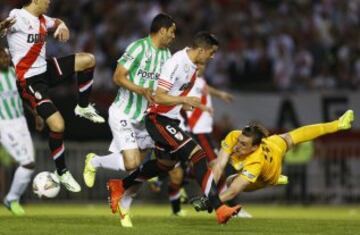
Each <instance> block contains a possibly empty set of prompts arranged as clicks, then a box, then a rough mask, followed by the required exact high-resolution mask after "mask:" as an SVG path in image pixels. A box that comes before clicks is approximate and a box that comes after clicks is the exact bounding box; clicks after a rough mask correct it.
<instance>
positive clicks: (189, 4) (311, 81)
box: [0, 0, 360, 203]
mask: <svg viewBox="0 0 360 235" xmlns="http://www.w3.org/2000/svg"><path fill="white" fill-rule="evenodd" d="M20 3H21V1H17V0H5V1H4V0H2V1H1V8H0V18H5V17H6V16H7V14H8V12H9V11H10V9H12V8H13V7H16V6H19V4H20ZM51 5H52V6H51V9H50V12H49V15H51V16H54V17H59V18H61V19H63V20H64V21H65V22H66V23H67V25H68V26H69V28H70V30H71V39H70V42H68V43H66V44H61V43H58V42H56V41H54V40H52V39H51V38H49V41H48V44H47V50H48V55H49V56H52V55H55V56H61V55H67V54H69V53H73V52H74V51H75V52H77V51H88V52H92V53H94V54H95V56H96V60H97V67H96V74H95V84H94V92H93V95H92V99H93V101H94V102H95V103H96V105H97V107H98V109H99V110H100V112H101V113H102V114H104V115H105V116H106V115H107V108H108V106H109V104H110V103H111V102H112V100H113V98H114V96H115V93H116V87H115V85H114V84H113V82H112V80H111V79H112V72H113V69H114V67H115V65H116V60H117V58H119V56H120V55H121V54H122V53H123V51H124V49H125V47H126V46H127V45H128V44H129V43H130V42H131V41H133V40H135V39H137V38H140V37H143V36H145V35H146V34H147V30H148V28H149V24H150V22H151V19H152V17H153V16H154V15H155V14H157V13H158V12H161V11H164V12H167V13H169V14H170V15H172V16H174V18H175V20H176V22H177V36H176V43H175V44H174V45H173V46H172V48H171V50H172V51H173V52H175V51H176V50H178V49H181V48H183V47H184V46H185V45H186V44H187V43H188V42H190V40H191V36H192V35H193V34H194V33H195V32H197V31H199V30H209V31H212V32H214V33H215V34H216V35H217V36H218V37H219V39H220V41H221V49H220V52H219V53H218V55H217V56H216V58H215V59H214V61H212V62H211V64H210V65H209V66H208V69H207V71H206V78H207V79H208V82H209V83H210V84H212V85H213V86H216V87H218V88H221V89H226V90H228V91H230V92H232V93H233V94H234V95H235V102H234V103H232V104H231V105H224V104H222V103H220V102H218V101H215V104H214V106H215V120H216V124H215V129H214V135H215V138H216V139H217V141H218V142H219V141H220V140H221V139H222V138H223V137H224V135H226V133H227V132H228V131H229V130H231V129H233V128H241V127H242V126H243V125H245V124H246V123H247V122H248V121H250V120H258V121H261V122H263V123H264V124H265V125H266V126H267V127H269V128H270V129H271V130H272V131H274V132H277V131H286V130H288V129H290V128H294V127H296V126H298V125H303V124H308V123H313V122H322V121H327V120H331V119H333V118H335V117H336V116H337V115H339V114H340V113H342V112H343V111H344V110H346V109H347V108H349V107H351V108H353V109H354V110H355V113H358V114H359V113H360V102H359V100H360V93H359V87H360V56H359V55H360V44H359V41H360V40H359V39H360V38H359V36H360V32H359V30H357V29H358V28H359V24H360V3H359V2H358V1H350V0H344V1H335V0H324V1H311V0H294V1H275V0H268V1H256V0H255V1H250V0H212V1H206V0H191V1H190V0H186V1H175V0H174V1H166V0H163V1H155V0H153V1H149V0H144V1H140V0H139V1H119V0H102V1H91V0H78V1H67V0H56V1H53V2H52V4H51ZM1 43H2V44H4V43H5V40H1ZM75 90H76V88H75V86H72V87H70V88H69V86H64V87H61V88H60V89H56V91H55V92H54V93H53V98H54V100H55V101H56V104H57V105H58V107H59V109H60V110H61V112H62V113H63V114H64V117H65V120H66V144H67V145H66V148H67V149H66V151H67V161H68V163H69V164H68V165H69V166H70V168H71V170H72V172H74V174H75V176H76V177H77V179H80V178H81V173H82V169H83V160H84V157H85V155H86V153H87V152H90V151H95V152H97V153H106V150H107V147H108V144H109V143H110V139H111V133H110V131H109V127H108V126H107V124H106V125H100V126H99V125H93V124H91V123H89V122H87V121H86V120H81V119H78V118H75V117H74V115H73V107H74V106H75V98H76V97H75V96H74V94H76V92H75ZM29 122H30V127H32V126H33V125H32V120H31V117H29ZM354 126H355V129H354V130H352V131H351V132H347V133H340V134H336V135H331V136H328V137H325V138H321V139H320V140H318V141H316V142H315V155H314V158H313V160H312V161H311V162H310V163H309V166H308V169H307V175H308V177H309V182H308V185H307V188H308V190H309V195H310V198H309V200H310V201H309V202H311V203H356V202H357V203H358V202H359V201H360V181H359V180H358V179H359V176H360V175H359V174H360V173H359V171H358V169H359V167H360V161H359V157H360V146H359V144H358V143H359V141H360V135H359V132H358V131H359V128H360V125H359V122H358V121H356V122H355V124H354ZM32 129H33V128H32ZM32 132H33V137H34V141H35V147H36V159H37V171H42V170H48V169H54V166H53V162H52V161H51V159H50V158H49V153H48V149H47V147H46V146H47V143H46V131H44V132H42V133H40V134H39V133H36V132H35V131H33V130H32ZM0 158H1V159H2V161H1V166H0V183H1V184H0V198H2V197H3V196H4V193H5V192H6V191H7V189H8V187H9V185H8V184H9V182H10V181H9V179H10V177H11V175H12V173H13V170H14V169H15V168H14V166H13V165H12V163H11V162H9V161H8V160H7V157H6V153H4V152H2V154H1V157H0ZM110 176H116V174H114V173H111V172H106V173H105V174H102V173H99V178H97V183H96V187H95V189H93V190H87V189H85V187H84V189H85V190H83V191H82V192H81V193H80V194H69V193H67V192H64V191H62V193H61V195H60V197H58V198H57V199H56V200H60V201H61V200H74V201H84V200H86V201H87V200H88V201H91V200H102V201H104V200H105V199H106V197H107V194H106V190H105V182H106V179H107V178H108V177H110ZM290 180H291V179H290ZM196 190H197V189H196V187H190V191H191V193H194V194H195V191H196ZM139 198H140V200H141V201H147V200H151V201H158V202H165V201H166V196H165V193H164V190H163V192H162V194H161V196H159V195H157V194H149V193H148V189H147V188H146V187H144V189H143V191H142V192H141V193H140V195H139ZM25 199H26V200H33V201H35V200H36V199H35V198H34V196H33V195H32V194H31V192H30V190H28V192H27V194H26V196H25ZM242 199H243V200H244V201H245V202H247V201H251V202H273V203H286V202H287V201H286V199H285V189H284V188H283V187H282V188H281V187H279V188H273V189H266V190H263V191H259V192H256V193H251V194H244V196H242Z"/></svg>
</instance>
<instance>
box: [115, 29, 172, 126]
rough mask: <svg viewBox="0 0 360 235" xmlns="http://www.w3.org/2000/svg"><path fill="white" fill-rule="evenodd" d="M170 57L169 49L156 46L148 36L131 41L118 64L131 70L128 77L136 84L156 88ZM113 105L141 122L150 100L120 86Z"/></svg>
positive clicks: (133, 119)
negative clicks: (161, 72)
mask: <svg viewBox="0 0 360 235" xmlns="http://www.w3.org/2000/svg"><path fill="white" fill-rule="evenodd" d="M170 57H171V53H170V50H169V49H167V48H166V49H157V48H155V47H154V45H153V44H152V41H151V38H150V36H148V37H146V38H142V39H140V40H137V41H135V42H133V43H131V44H130V45H129V46H128V47H127V48H126V51H125V53H124V54H123V55H122V56H121V58H120V59H119V60H118V64H121V65H123V66H124V67H125V68H126V69H127V70H128V71H129V77H128V79H130V81H132V82H133V83H134V84H136V85H138V86H141V87H145V88H149V87H150V88H151V89H153V90H155V89H156V86H157V80H158V78H159V75H160V69H161V67H162V66H163V64H164V63H165V61H166V60H168V59H169V58H170ZM113 105H116V106H117V107H119V108H120V110H121V112H123V113H124V114H126V115H128V117H129V118H130V119H131V120H132V121H135V122H141V121H142V120H143V118H144V112H145V111H146V109H147V108H148V101H147V100H146V99H145V98H144V97H143V96H141V95H138V94H136V93H135V92H131V91H129V90H127V89H125V88H122V87H120V88H119V91H118V94H117V96H116V98H115V101H114V102H113Z"/></svg>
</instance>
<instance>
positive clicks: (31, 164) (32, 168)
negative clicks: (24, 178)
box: [21, 162, 35, 170]
mask: <svg viewBox="0 0 360 235" xmlns="http://www.w3.org/2000/svg"><path fill="white" fill-rule="evenodd" d="M21 166H22V167H24V168H26V169H29V170H34V169H35V162H30V163H27V164H24V165H21Z"/></svg>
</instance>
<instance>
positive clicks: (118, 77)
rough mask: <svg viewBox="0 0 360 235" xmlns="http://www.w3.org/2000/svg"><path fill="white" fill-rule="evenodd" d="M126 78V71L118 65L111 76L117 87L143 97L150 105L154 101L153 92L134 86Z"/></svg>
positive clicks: (127, 74) (127, 73)
mask: <svg viewBox="0 0 360 235" xmlns="http://www.w3.org/2000/svg"><path fill="white" fill-rule="evenodd" d="M128 76H129V72H128V70H127V69H126V68H125V67H124V66H123V65H121V64H118V65H117V67H116V70H115V73H114V75H113V81H114V83H115V84H116V85H118V86H121V87H124V88H125V89H127V90H129V91H132V92H135V93H137V94H139V95H142V96H144V97H145V98H146V99H147V100H148V101H149V102H150V103H152V102H153V101H154V100H153V95H152V93H153V91H152V90H151V89H150V88H144V87H140V86H138V85H136V84H134V83H133V82H131V81H130V80H129V79H128V78H127V77H128Z"/></svg>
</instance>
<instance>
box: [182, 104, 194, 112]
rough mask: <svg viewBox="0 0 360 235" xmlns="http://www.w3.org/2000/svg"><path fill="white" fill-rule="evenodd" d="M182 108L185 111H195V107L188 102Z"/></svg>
mask: <svg viewBox="0 0 360 235" xmlns="http://www.w3.org/2000/svg"><path fill="white" fill-rule="evenodd" d="M182 109H183V110H185V111H193V110H194V107H193V106H191V105H188V104H183V106H182Z"/></svg>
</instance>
